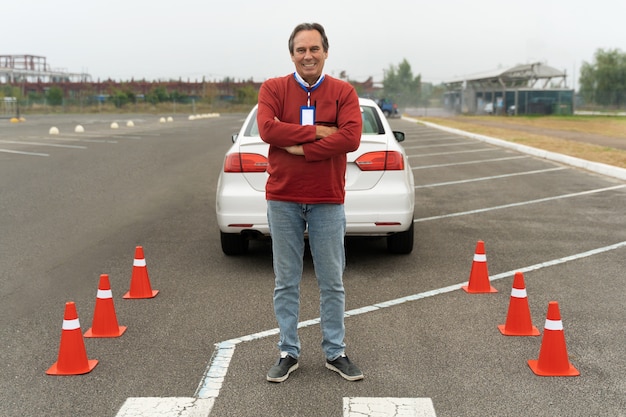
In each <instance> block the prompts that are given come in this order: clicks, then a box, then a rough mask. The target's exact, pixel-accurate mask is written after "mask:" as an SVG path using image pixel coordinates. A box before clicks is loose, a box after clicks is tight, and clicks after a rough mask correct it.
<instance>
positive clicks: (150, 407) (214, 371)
mask: <svg viewBox="0 0 626 417" xmlns="http://www.w3.org/2000/svg"><path fill="white" fill-rule="evenodd" d="M625 247H626V241H623V242H619V243H615V244H613V245H609V246H604V247H601V248H597V249H593V250H589V251H586V252H581V253H578V254H575V255H571V256H566V257H563V258H558V259H553V260H550V261H546V262H542V263H538V264H535V265H530V266H526V267H523V268H517V269H513V270H511V271H507V272H503V273H500V274H496V275H493V276H491V277H490V278H489V280H490V281H497V280H500V279H503V278H507V277H510V276H513V275H515V273H516V272H522V273H526V272H529V271H536V270H538V269H541V268H547V267H551V266H555V265H559V264H563V263H566V262H571V261H575V260H578V259H582V258H586V257H589V256H593V255H597V254H600V253H604V252H608V251H611V250H616V249H620V248H625ZM466 284H467V282H461V283H458V284H454V285H449V286H447V287H442V288H437V289H434V290H430V291H425V292H422V293H419V294H413V295H409V296H406V297H402V298H396V299H394V300H389V301H385V302H382V303H377V304H373V305H369V306H364V307H361V308H357V309H353V310H349V311H346V313H345V316H346V317H352V316H357V315H361V314H365V313H369V312H372V311H377V310H380V309H383V308H388V307H393V306H396V305H399V304H403V303H406V302H410V301H416V300H421V299H423V298H428V297H433V296H435V295H439V294H445V293H448V292H452V291H456V290H459V289H461V287H462V286H463V285H466ZM319 322H320V319H319V317H318V318H316V319H313V320H307V321H304V322H300V323H299V324H298V328H303V327H308V326H312V325H316V324H319ZM277 334H279V330H278V328H275V329H270V330H266V331H263V332H258V333H254V334H251V335H246V336H243V337H240V338H235V339H230V340H226V341H224V342H220V343H217V344H216V345H215V346H216V347H215V351H214V353H213V357H212V358H211V361H210V363H209V365H208V367H207V369H206V372H205V373H204V376H203V377H202V380H201V381H200V384H199V385H198V388H197V389H196V392H195V394H194V396H193V397H172V398H129V399H127V401H126V402H125V403H124V405H122V408H121V409H120V410H119V412H118V413H117V415H116V416H117V417H131V416H134V417H137V416H139V417H141V416H159V415H163V416H166V415H167V416H169V415H181V416H185V417H189V416H194V417H196V416H200V415H202V416H205V417H206V416H208V415H209V414H210V412H211V409H212V408H213V404H214V401H215V399H216V398H217V397H218V396H219V393H220V390H221V388H222V383H223V382H224V378H225V376H226V373H227V372H228V366H229V365H230V361H231V359H232V357H233V355H234V353H235V348H236V347H237V345H238V344H240V343H242V342H249V341H255V340H259V339H263V338H265V337H268V336H273V335H277ZM196 400H207V401H196ZM181 404H183V405H184V412H185V414H182V413H180V414H174V413H176V412H177V411H176V410H180V407H183V406H182V405H181ZM157 406H158V407H157ZM167 407H176V408H170V409H168V408H167ZM196 407H197V408H196ZM157 409H158V413H155V410H157ZM196 412H198V413H196ZM159 413H161V414H159ZM199 413H203V414H199ZM373 415H375V414H373ZM383 416H384V415H383Z"/></svg>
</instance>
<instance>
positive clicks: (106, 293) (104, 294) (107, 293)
mask: <svg viewBox="0 0 626 417" xmlns="http://www.w3.org/2000/svg"><path fill="white" fill-rule="evenodd" d="M96 298H100V299H106V298H113V291H111V290H101V289H99V288H98V294H96Z"/></svg>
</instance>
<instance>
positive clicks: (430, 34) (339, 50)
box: [0, 0, 626, 86]
mask: <svg viewBox="0 0 626 417" xmlns="http://www.w3.org/2000/svg"><path fill="white" fill-rule="evenodd" d="M2 3H3V4H2V6H1V7H0V15H1V16H2V20H1V22H2V24H1V25H0V28H1V30H2V41H0V55H10V54H15V55H39V56H45V57H46V58H47V62H48V64H49V65H50V66H51V67H52V68H54V69H63V70H65V71H68V72H73V73H81V72H86V73H89V74H91V76H92V77H93V79H94V80H97V79H101V80H104V79H107V78H111V79H114V80H124V81H126V80H130V79H131V78H135V79H142V78H145V79H148V80H157V79H169V78H175V79H178V78H182V79H183V80H185V81H186V80H187V79H189V80H191V81H194V80H201V79H202V77H205V78H206V79H207V80H210V81H219V80H221V79H223V78H224V77H233V78H235V79H236V80H240V79H242V80H243V79H245V80H247V79H251V78H252V79H254V80H255V81H263V80H265V79H267V78H270V77H274V76H279V75H284V74H287V73H289V72H292V71H293V69H294V68H293V63H292V62H291V60H290V57H289V50H288V48H287V40H288V38H289V34H290V33H291V30H292V29H293V27H294V26H295V25H297V24H298V23H301V22H319V23H321V24H322V25H323V26H324V27H325V28H326V32H327V35H328V38H329V42H330V50H329V57H328V60H327V61H326V67H325V72H326V73H328V74H331V75H335V76H338V75H339V73H340V72H341V71H345V72H346V74H347V75H348V77H349V78H350V79H353V80H356V81H365V80H366V79H367V78H368V77H370V76H372V77H374V80H375V81H382V79H383V76H384V71H385V70H386V69H388V68H389V67H390V66H392V65H393V66H395V67H397V65H398V64H399V63H400V62H402V60H403V59H406V60H407V61H408V62H409V64H410V65H411V69H412V71H413V74H414V75H418V74H421V76H422V81H429V82H434V83H440V82H442V81H446V80H450V79H455V78H458V77H462V76H465V75H471V74H475V73H479V72H484V71H490V70H494V69H497V68H508V67H512V66H514V65H517V64H521V63H532V62H543V63H546V64H547V65H549V66H552V67H555V68H557V69H559V70H565V71H566V72H567V74H568V85H570V86H571V85H572V77H571V75H572V74H573V73H574V81H576V82H577V80H578V78H579V71H580V67H581V65H582V63H583V62H584V61H587V62H592V61H593V56H594V53H595V52H596V50H597V49H598V48H603V49H620V50H621V51H622V52H626V25H625V24H624V22H625V21H626V1H624V0H595V1H584V2H583V1H582V0H525V1H502V0H474V1H468V0H430V1H422V0H383V1H372V0H313V1H293V0H289V1H283V0H230V1H215V0H204V1H197V0H175V1H164V0H150V1H144V0H104V1H101V0H89V1H85V0H53V1H52V0H28V1H27V3H28V7H25V5H24V2H21V1H3V2H2Z"/></svg>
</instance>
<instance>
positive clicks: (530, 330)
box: [498, 272, 539, 336]
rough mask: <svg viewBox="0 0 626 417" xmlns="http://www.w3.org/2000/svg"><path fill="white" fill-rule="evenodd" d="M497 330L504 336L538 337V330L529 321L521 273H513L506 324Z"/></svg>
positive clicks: (499, 326)
mask: <svg viewBox="0 0 626 417" xmlns="http://www.w3.org/2000/svg"><path fill="white" fill-rule="evenodd" d="M498 329H500V332H501V333H502V334H503V335H506V336H539V330H538V329H537V328H536V327H535V326H533V322H532V320H531V319H530V308H529V307H528V297H527V295H526V287H525V286H524V274H522V273H521V272H516V273H515V278H513V288H512V289H511V299H510V301H509V312H508V313H507V315H506V322H505V324H500V325H498Z"/></svg>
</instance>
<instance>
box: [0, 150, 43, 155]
mask: <svg viewBox="0 0 626 417" xmlns="http://www.w3.org/2000/svg"><path fill="white" fill-rule="evenodd" d="M0 152H4V153H16V154H20V155H31V156H50V155H48V154H47V153H39V152H24V151H13V150H11V149H0Z"/></svg>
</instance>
